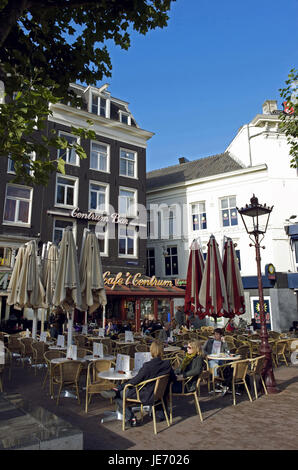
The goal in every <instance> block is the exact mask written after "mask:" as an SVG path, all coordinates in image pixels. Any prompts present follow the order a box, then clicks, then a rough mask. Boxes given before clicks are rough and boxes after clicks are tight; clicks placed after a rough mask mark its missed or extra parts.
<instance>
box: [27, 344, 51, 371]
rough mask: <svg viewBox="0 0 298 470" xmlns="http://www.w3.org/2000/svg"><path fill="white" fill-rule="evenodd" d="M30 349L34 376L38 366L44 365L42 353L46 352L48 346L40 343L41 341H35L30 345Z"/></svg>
mask: <svg viewBox="0 0 298 470" xmlns="http://www.w3.org/2000/svg"><path fill="white" fill-rule="evenodd" d="M31 349H32V353H33V354H32V365H34V366H35V367H34V369H35V375H36V371H37V366H38V364H46V360H45V358H44V353H45V352H47V351H48V349H49V346H48V345H47V344H46V343H44V342H42V341H35V342H34V343H32V344H31Z"/></svg>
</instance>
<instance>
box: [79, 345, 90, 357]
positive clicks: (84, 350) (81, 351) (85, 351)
mask: <svg viewBox="0 0 298 470" xmlns="http://www.w3.org/2000/svg"><path fill="white" fill-rule="evenodd" d="M90 354H91V355H92V354H93V351H92V349H87V348H79V347H78V348H77V357H79V358H83V357H85V356H88V355H90Z"/></svg>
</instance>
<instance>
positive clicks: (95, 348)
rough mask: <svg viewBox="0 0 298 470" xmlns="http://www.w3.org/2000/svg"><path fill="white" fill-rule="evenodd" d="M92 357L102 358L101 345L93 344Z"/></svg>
mask: <svg viewBox="0 0 298 470" xmlns="http://www.w3.org/2000/svg"><path fill="white" fill-rule="evenodd" d="M93 356H98V357H103V344H102V343H93Z"/></svg>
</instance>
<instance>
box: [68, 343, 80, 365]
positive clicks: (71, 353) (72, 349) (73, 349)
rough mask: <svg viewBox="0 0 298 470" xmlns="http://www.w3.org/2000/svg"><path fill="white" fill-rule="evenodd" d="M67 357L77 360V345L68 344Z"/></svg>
mask: <svg viewBox="0 0 298 470" xmlns="http://www.w3.org/2000/svg"><path fill="white" fill-rule="evenodd" d="M66 357H67V359H73V360H74V361H76V360H77V358H78V356H77V346H76V345H74V344H72V345H71V346H68V348H67V355H66Z"/></svg>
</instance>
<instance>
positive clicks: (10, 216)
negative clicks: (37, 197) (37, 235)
mask: <svg viewBox="0 0 298 470" xmlns="http://www.w3.org/2000/svg"><path fill="white" fill-rule="evenodd" d="M31 203H32V188H27V187H25V186H18V185H13V184H8V185H7V186H6V195H5V205H4V215H3V222H6V223H11V224H26V225H27V224H29V223H30V219H31Z"/></svg>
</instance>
